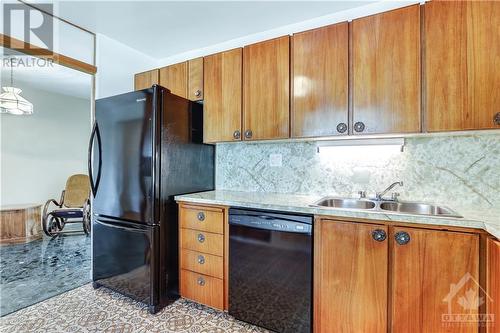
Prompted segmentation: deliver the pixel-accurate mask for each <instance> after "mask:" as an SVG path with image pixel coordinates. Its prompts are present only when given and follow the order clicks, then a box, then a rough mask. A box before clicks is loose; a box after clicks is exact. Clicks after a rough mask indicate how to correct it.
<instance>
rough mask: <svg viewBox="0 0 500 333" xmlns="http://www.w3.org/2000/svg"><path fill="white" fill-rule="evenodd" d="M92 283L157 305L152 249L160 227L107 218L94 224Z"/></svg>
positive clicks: (155, 271)
mask: <svg viewBox="0 0 500 333" xmlns="http://www.w3.org/2000/svg"><path fill="white" fill-rule="evenodd" d="M93 228H94V230H93V233H94V236H93V261H92V262H93V269H92V274H93V281H94V283H97V284H98V285H102V286H105V287H108V288H110V289H112V290H115V291H117V292H119V293H121V294H124V295H128V296H130V297H132V298H134V299H135V300H137V301H139V302H143V303H146V304H148V305H156V304H157V303H158V296H157V294H158V292H155V291H154V290H155V289H156V290H158V287H157V286H155V285H154V284H155V283H156V280H155V279H156V278H155V274H158V272H157V269H158V268H157V267H155V266H157V265H155V263H154V262H153V261H154V260H156V258H157V257H158V255H157V254H156V253H155V247H154V246H153V244H154V242H155V239H157V238H158V237H159V227H158V226H147V225H140V224H137V223H128V222H124V221H116V220H110V219H104V218H99V217H98V218H96V219H95V220H94V224H93Z"/></svg>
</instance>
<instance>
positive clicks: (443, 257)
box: [389, 227, 479, 333]
mask: <svg viewBox="0 0 500 333" xmlns="http://www.w3.org/2000/svg"><path fill="white" fill-rule="evenodd" d="M390 234H391V237H392V238H393V246H392V247H391V258H392V265H391V268H390V269H391V273H390V274H391V290H390V297H391V300H390V304H391V311H390V315H389V317H390V318H391V325H390V330H391V332H415V333H417V332H418V333H420V332H450V333H451V332H454V333H457V332H462V333H465V332H477V331H478V325H477V324H475V323H457V322H447V321H446V318H448V317H447V314H450V313H451V314H465V315H472V316H474V315H476V314H477V313H478V308H477V306H475V305H474V302H475V301H477V298H478V297H479V286H478V281H479V236H478V235H475V234H467V233H460V232H448V231H436V230H425V229H414V228H401V227H394V228H391V233H390ZM396 239H399V241H400V242H399V243H398V241H396ZM406 241H407V243H406V244H404V243H405V242H406ZM400 243H401V244H400Z"/></svg>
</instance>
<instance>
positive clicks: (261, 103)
mask: <svg viewBox="0 0 500 333" xmlns="http://www.w3.org/2000/svg"><path fill="white" fill-rule="evenodd" d="M289 50H290V38H289V36H284V37H280V38H276V39H272V40H268V41H264V42H261V43H256V44H252V45H248V46H245V47H244V48H243V130H244V132H243V133H242V135H243V137H244V139H245V140H264V139H284V138H288V137H289V118H290V117H289V113H290V73H289V63H290V55H289Z"/></svg>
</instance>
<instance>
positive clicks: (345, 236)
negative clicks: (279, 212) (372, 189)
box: [313, 219, 388, 333]
mask: <svg viewBox="0 0 500 333" xmlns="http://www.w3.org/2000/svg"><path fill="white" fill-rule="evenodd" d="M315 223H316V224H315V231H314V254H315V255H314V288H313V292H314V310H313V316H314V325H313V327H314V332H317V333H319V332H323V333H328V332H372V333H377V332H387V319H386V318H387V261H388V255H387V254H388V245H387V244H388V241H387V240H383V241H376V240H375V239H374V238H373V235H372V234H373V233H374V232H376V231H377V232H385V234H386V235H387V227H385V226H380V225H370V224H362V223H352V222H339V221H330V220H322V219H319V220H316V222H315Z"/></svg>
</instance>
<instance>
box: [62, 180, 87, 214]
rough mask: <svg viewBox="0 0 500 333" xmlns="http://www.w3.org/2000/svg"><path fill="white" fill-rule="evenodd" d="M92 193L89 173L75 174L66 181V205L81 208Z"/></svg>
mask: <svg viewBox="0 0 500 333" xmlns="http://www.w3.org/2000/svg"><path fill="white" fill-rule="evenodd" d="M89 194H90V180H89V176H87V175H73V176H71V177H69V178H68V180H67V181H66V188H65V193H64V206H65V207H68V208H81V207H83V204H84V203H85V200H87V198H88V197H89Z"/></svg>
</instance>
